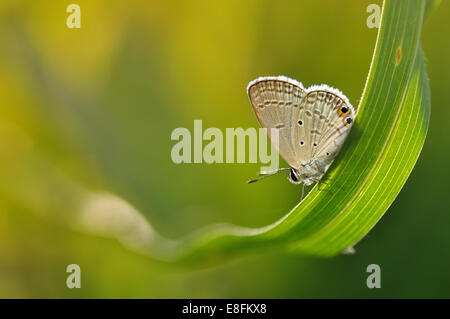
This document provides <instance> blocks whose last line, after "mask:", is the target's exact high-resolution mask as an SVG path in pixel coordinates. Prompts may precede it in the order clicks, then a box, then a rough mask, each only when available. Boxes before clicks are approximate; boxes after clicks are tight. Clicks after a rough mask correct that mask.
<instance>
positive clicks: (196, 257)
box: [1, 0, 435, 266]
mask: <svg viewBox="0 0 450 319" xmlns="http://www.w3.org/2000/svg"><path fill="white" fill-rule="evenodd" d="M434 3H435V2H433V1H425V0H409V1H386V2H385V3H384V5H383V11H382V21H381V27H380V29H379V31H378V38H377V42H376V45H375V50H374V55H373V59H372V64H371V66H370V70H369V74H368V77H367V82H366V86H365V89H364V92H363V93H362V98H361V102H360V105H359V107H358V114H357V117H356V120H355V122H354V123H355V124H354V127H353V128H352V131H351V133H350V135H349V137H348V138H347V141H346V142H345V144H344V147H343V149H342V150H341V152H340V155H339V156H338V158H336V160H335V161H334V163H333V165H332V167H331V168H330V170H329V171H328V173H327V175H326V176H325V182H326V184H325V183H323V184H321V185H316V186H315V187H314V188H313V189H312V190H311V192H310V193H309V194H308V196H307V197H306V198H305V199H304V200H303V201H302V202H301V203H299V204H298V205H297V206H296V207H295V208H294V209H293V210H292V211H291V212H289V213H288V214H286V215H285V216H284V217H283V218H281V219H280V220H279V221H277V222H275V223H274V224H272V225H268V226H266V227H263V228H245V227H239V226H236V225H230V224H217V225H211V226H209V227H206V228H204V229H201V230H199V231H197V232H195V233H192V234H191V235H189V236H187V237H184V238H180V239H179V240H176V241H171V240H168V239H166V238H164V237H162V236H160V235H159V234H158V233H156V232H155V231H153V229H152V227H151V225H150V224H148V223H147V221H146V220H145V219H144V218H143V217H142V215H141V214H140V213H139V212H137V211H136V210H135V209H134V208H133V207H131V206H130V205H129V204H128V203H126V202H125V201H123V200H122V199H120V198H118V197H117V196H114V195H111V194H107V193H106V194H105V193H104V194H102V193H101V194H95V193H92V191H91V190H88V189H85V188H84V187H82V186H80V185H77V184H75V183H74V182H73V181H71V179H70V176H63V175H62V174H60V172H59V171H57V170H55V171H54V176H53V175H52V176H50V175H49V174H48V173H46V175H45V176H41V175H40V174H44V173H41V172H49V171H51V170H50V169H47V166H48V164H46V162H45V160H44V159H41V158H40V155H39V154H36V155H35V157H36V159H35V161H33V163H35V166H30V168H29V170H30V171H29V172H28V174H29V175H30V176H34V177H35V178H34V179H32V181H30V182H29V184H27V185H23V186H22V188H20V187H17V188H13V189H16V190H15V191H14V192H12V191H10V190H9V188H8V189H1V191H2V192H8V193H10V196H11V198H13V199H14V198H17V202H18V203H19V200H20V199H22V198H28V197H26V193H27V190H28V189H36V190H37V191H36V194H35V195H34V196H33V197H32V198H30V199H29V201H28V202H26V203H25V202H23V201H20V202H21V203H22V202H23V203H22V205H26V206H28V209H33V207H42V208H43V209H42V210H43V211H56V212H59V207H70V208H71V210H73V212H76V213H75V214H73V216H75V218H74V220H73V224H74V226H81V227H82V228H83V229H85V230H86V229H88V230H91V231H93V232H94V233H95V234H101V233H103V234H106V235H113V236H115V237H117V238H119V239H120V240H121V241H122V242H124V243H125V244H126V245H128V246H130V247H131V248H133V249H135V250H137V251H139V252H142V253H144V254H147V255H148V256H149V257H150V258H152V259H154V260H157V261H161V262H163V263H164V264H166V265H167V264H171V265H198V266H208V265H211V264H216V263H219V262H222V261H225V260H227V259H229V258H232V257H237V256H240V255H247V254H249V253H256V252H266V251H269V250H278V251H279V250H287V251H291V252H296V253H302V254H309V255H317V256H325V257H329V256H334V255H336V254H339V253H340V252H342V251H343V250H345V249H346V248H348V247H351V246H353V245H355V244H356V243H357V242H358V241H359V240H361V239H362V238H363V237H364V236H365V235H366V234H367V233H368V232H369V231H370V229H371V228H372V227H374V225H375V224H376V223H377V221H378V220H379V219H380V218H381V217H382V216H383V214H384V213H385V212H386V211H387V209H388V208H389V206H390V205H391V204H392V202H393V201H394V200H395V198H396V196H397V195H398V193H399V192H400V190H401V188H402V187H403V185H404V183H405V182H406V179H407V178H408V176H409V174H410V173H411V171H412V169H413V167H414V164H415V162H416V160H417V158H418V156H419V154H420V151H421V149H422V146H423V144H424V141H425V136H426V133H427V128H428V120H429V114H430V99H429V87H428V79H427V76H426V72H425V66H424V57H423V53H422V50H421V48H420V33H421V29H422V24H423V20H424V17H425V16H426V14H427V13H428V12H430V10H431V8H432V7H433V5H434ZM249 110H250V109H249ZM24 154H26V156H25V155H24V158H27V159H29V158H31V154H28V153H24ZM46 165H47V166H46ZM43 168H44V169H43ZM7 173H8V172H5V174H7ZM24 174H25V172H24ZM9 180H11V181H14V180H15V178H14V177H13V176H11V177H10V179H9ZM32 182H33V183H35V184H31V183H32ZM55 185H56V186H55ZM59 185H65V187H59ZM16 186H20V185H16ZM48 189H52V190H53V192H54V193H55V192H58V193H57V194H55V196H54V197H52V198H49V197H48V196H45V194H46V192H47V190H48ZM39 191H41V192H42V194H40V193H39Z"/></svg>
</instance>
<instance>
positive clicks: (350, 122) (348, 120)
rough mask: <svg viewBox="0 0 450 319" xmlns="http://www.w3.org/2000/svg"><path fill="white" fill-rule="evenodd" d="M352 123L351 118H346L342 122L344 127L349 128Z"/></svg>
mask: <svg viewBox="0 0 450 319" xmlns="http://www.w3.org/2000/svg"><path fill="white" fill-rule="evenodd" d="M352 123H353V119H352V118H351V117H346V118H345V120H344V124H345V126H350V125H351V124H352Z"/></svg>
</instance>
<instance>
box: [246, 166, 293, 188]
mask: <svg viewBox="0 0 450 319" xmlns="http://www.w3.org/2000/svg"><path fill="white" fill-rule="evenodd" d="M288 170H290V168H279V169H276V170H274V171H269V172H259V173H258V175H264V176H262V177H259V178H256V179H252V180H250V181H247V184H251V183H255V182H257V181H260V180H262V179H264V178H266V177H270V176H273V175H276V174H278V173H280V172H284V171H288Z"/></svg>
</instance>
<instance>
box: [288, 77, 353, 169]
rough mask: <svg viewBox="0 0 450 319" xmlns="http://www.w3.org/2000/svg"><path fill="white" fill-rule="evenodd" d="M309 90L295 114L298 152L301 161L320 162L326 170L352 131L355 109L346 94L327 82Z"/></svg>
mask: <svg viewBox="0 0 450 319" xmlns="http://www.w3.org/2000/svg"><path fill="white" fill-rule="evenodd" d="M307 91H308V92H307V94H306V96H305V97H304V100H303V101H302V107H300V108H299V109H298V112H297V114H295V118H296V119H297V122H296V124H297V125H296V128H295V129H294V133H293V139H294V140H295V141H298V143H296V145H295V147H296V150H295V153H296V154H299V157H298V160H299V161H300V162H301V163H308V162H310V161H311V160H313V161H317V163H318V164H319V165H320V166H321V168H322V170H323V172H325V171H326V170H327V169H328V166H329V165H330V164H331V163H332V161H333V159H334V158H335V157H336V155H337V153H338V152H339V150H340V148H341V147H342V144H343V143H344V141H345V138H346V137H347V134H348V132H349V131H350V127H351V125H352V123H353V120H354V118H355V111H354V109H353V107H352V106H351V104H350V102H349V101H348V99H347V98H346V97H345V95H343V94H342V93H341V92H340V91H338V90H336V89H334V88H331V87H329V86H327V85H321V86H313V87H311V88H309V89H308V90H307Z"/></svg>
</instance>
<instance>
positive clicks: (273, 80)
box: [247, 77, 306, 168]
mask: <svg viewBox="0 0 450 319" xmlns="http://www.w3.org/2000/svg"><path fill="white" fill-rule="evenodd" d="M247 92H248V96H249V98H250V102H251V104H252V106H253V110H254V111H255V114H256V117H257V118H258V121H259V123H260V124H261V126H262V127H265V128H267V129H268V130H267V134H268V136H269V138H271V132H270V129H272V128H274V129H277V130H278V138H279V140H278V147H277V145H276V144H275V147H277V151H278V153H279V154H280V155H281V157H283V159H284V160H285V161H286V162H287V163H288V164H289V165H290V166H291V167H294V168H298V158H299V156H300V155H299V154H297V147H296V145H295V143H294V139H293V132H294V125H295V123H293V119H294V118H295V115H294V114H296V113H297V112H298V109H299V108H301V107H302V100H303V98H304V97H305V95H306V91H305V89H304V88H303V86H302V84H301V83H299V82H297V81H295V80H292V79H289V78H286V77H263V78H258V79H256V80H255V81H252V82H250V84H249V85H248V88H247Z"/></svg>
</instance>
